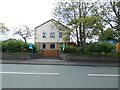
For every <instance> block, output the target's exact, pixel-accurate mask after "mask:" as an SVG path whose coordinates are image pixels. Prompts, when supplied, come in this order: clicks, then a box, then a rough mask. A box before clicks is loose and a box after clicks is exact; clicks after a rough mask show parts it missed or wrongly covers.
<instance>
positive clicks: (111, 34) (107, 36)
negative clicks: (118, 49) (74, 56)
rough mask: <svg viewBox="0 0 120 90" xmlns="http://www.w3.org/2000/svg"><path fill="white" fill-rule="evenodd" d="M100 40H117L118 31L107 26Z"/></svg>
mask: <svg viewBox="0 0 120 90" xmlns="http://www.w3.org/2000/svg"><path fill="white" fill-rule="evenodd" d="M99 38H100V40H111V39H112V40H115V38H116V33H115V31H114V30H113V29H111V28H107V29H106V30H105V31H104V32H103V34H101V35H100V37H99Z"/></svg>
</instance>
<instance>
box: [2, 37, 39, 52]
mask: <svg viewBox="0 0 120 90" xmlns="http://www.w3.org/2000/svg"><path fill="white" fill-rule="evenodd" d="M1 46H2V52H30V50H29V44H28V43H26V42H23V41H21V40H14V39H10V40H6V41H2V42H1ZM33 50H34V52H38V51H39V50H37V47H36V46H35V45H33Z"/></svg>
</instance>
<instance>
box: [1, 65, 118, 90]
mask: <svg viewBox="0 0 120 90" xmlns="http://www.w3.org/2000/svg"><path fill="white" fill-rule="evenodd" d="M1 66H2V71H1V72H0V75H2V88H118V78H119V75H118V67H92V66H64V65H25V64H0V67H1Z"/></svg>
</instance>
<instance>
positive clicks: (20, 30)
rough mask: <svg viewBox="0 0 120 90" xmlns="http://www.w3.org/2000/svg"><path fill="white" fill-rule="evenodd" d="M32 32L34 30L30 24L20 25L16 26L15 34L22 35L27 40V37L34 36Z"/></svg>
mask: <svg viewBox="0 0 120 90" xmlns="http://www.w3.org/2000/svg"><path fill="white" fill-rule="evenodd" d="M32 32H33V31H32V30H31V29H30V28H29V27H28V26H26V25H20V26H19V27H17V28H15V30H14V35H20V36H21V37H22V38H23V39H24V41H25V42H26V39H27V38H28V37H31V36H32Z"/></svg>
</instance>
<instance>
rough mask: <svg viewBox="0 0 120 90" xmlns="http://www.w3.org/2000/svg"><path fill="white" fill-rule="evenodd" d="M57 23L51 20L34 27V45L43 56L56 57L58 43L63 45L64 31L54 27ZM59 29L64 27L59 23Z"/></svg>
mask: <svg viewBox="0 0 120 90" xmlns="http://www.w3.org/2000/svg"><path fill="white" fill-rule="evenodd" d="M56 22H57V21H56V20H54V19H51V20H49V21H47V22H45V23H43V24H41V25H39V26H37V27H35V38H34V41H35V44H36V45H37V46H38V47H39V48H40V49H41V50H42V51H43V55H44V56H58V53H59V43H64V41H63V32H64V30H62V29H58V27H57V26H56V25H55V23H56ZM59 25H60V26H61V27H64V29H65V28H67V27H66V26H64V25H62V24H60V23H59Z"/></svg>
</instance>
